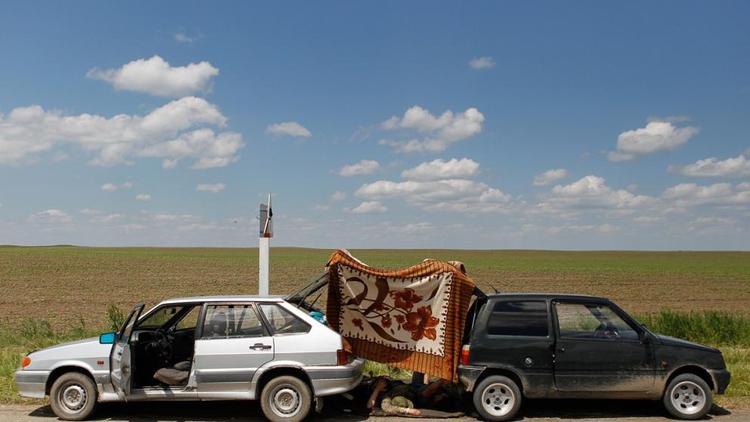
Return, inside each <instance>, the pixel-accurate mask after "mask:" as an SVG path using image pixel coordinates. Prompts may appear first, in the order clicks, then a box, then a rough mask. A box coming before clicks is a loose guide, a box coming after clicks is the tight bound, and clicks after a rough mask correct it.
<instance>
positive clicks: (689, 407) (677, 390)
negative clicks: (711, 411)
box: [669, 381, 706, 415]
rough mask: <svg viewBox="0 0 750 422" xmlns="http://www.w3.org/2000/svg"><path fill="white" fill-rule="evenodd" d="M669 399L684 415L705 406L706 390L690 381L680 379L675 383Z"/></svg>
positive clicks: (698, 410) (691, 413) (694, 412)
mask: <svg viewBox="0 0 750 422" xmlns="http://www.w3.org/2000/svg"><path fill="white" fill-rule="evenodd" d="M669 399H670V401H671V402H672V406H673V407H674V408H675V409H677V411H679V412H680V413H682V414H685V415H693V414H696V413H698V412H700V411H701V410H703V408H704V407H705V406H706V392H705V391H703V388H702V387H701V386H700V385H698V384H696V383H694V382H692V381H682V382H680V383H678V384H677V385H675V386H674V388H672V391H671V392H670V395H669Z"/></svg>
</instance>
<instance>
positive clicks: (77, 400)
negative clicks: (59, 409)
mask: <svg viewBox="0 0 750 422" xmlns="http://www.w3.org/2000/svg"><path fill="white" fill-rule="evenodd" d="M59 398H60V403H61V404H62V405H63V406H64V407H65V409H66V410H68V411H69V412H73V413H77V412H79V411H80V410H81V409H83V407H84V406H86V401H87V399H88V397H87V395H86V389H84V388H83V386H81V385H80V384H68V385H66V386H65V387H64V388H63V389H61V390H60V394H59Z"/></svg>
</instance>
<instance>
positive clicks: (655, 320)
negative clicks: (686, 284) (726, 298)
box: [638, 310, 750, 347]
mask: <svg viewBox="0 0 750 422" xmlns="http://www.w3.org/2000/svg"><path fill="white" fill-rule="evenodd" d="M638 320H639V321H640V322H642V323H645V324H646V326H647V327H648V328H649V329H650V330H651V331H653V332H656V333H660V334H665V335H669V336H672V337H677V338H681V339H685V340H689V341H693V342H696V343H701V344H710V345H714V346H747V347H750V318H745V317H743V316H741V315H737V314H733V313H730V312H722V311H703V312H689V313H683V312H674V311H670V310H664V311H661V312H658V313H655V314H648V315H645V316H641V317H639V318H638Z"/></svg>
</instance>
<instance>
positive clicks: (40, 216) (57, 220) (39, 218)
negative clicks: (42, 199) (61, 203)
mask: <svg viewBox="0 0 750 422" xmlns="http://www.w3.org/2000/svg"><path fill="white" fill-rule="evenodd" d="M28 221H29V222H30V223H42V224H69V223H71V222H72V221H73V219H72V218H71V217H70V215H68V214H67V213H66V212H65V211H62V210H59V209H56V208H52V209H48V210H44V211H40V212H38V213H36V214H32V215H30V216H29V218H28Z"/></svg>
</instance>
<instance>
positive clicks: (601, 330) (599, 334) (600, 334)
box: [594, 322, 620, 338]
mask: <svg viewBox="0 0 750 422" xmlns="http://www.w3.org/2000/svg"><path fill="white" fill-rule="evenodd" d="M594 337H596V338H620V332H619V331H617V327H615V326H614V325H612V324H605V323H603V322H602V323H601V324H600V325H599V326H598V327H596V331H595V332H594Z"/></svg>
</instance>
